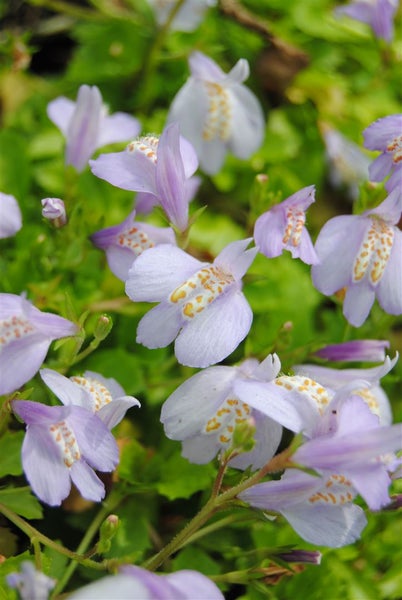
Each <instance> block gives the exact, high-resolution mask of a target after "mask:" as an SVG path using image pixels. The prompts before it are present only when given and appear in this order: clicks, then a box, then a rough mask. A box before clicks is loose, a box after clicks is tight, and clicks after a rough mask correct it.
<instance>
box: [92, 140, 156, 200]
mask: <svg viewBox="0 0 402 600" xmlns="http://www.w3.org/2000/svg"><path fill="white" fill-rule="evenodd" d="M89 164H90V167H91V171H92V173H93V174H94V175H96V176H97V177H100V179H105V180H106V181H108V182H109V183H111V184H112V185H114V186H115V187H118V188H121V189H123V190H129V191H132V192H148V193H151V194H156V182H155V171H156V169H155V165H154V164H153V163H152V162H151V161H150V160H148V159H147V158H146V156H144V155H143V154H141V152H136V153H135V154H134V153H130V152H128V151H127V150H124V151H123V152H110V153H108V154H101V155H100V156H98V158H96V159H95V160H90V161H89Z"/></svg>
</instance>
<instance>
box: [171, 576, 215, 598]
mask: <svg viewBox="0 0 402 600" xmlns="http://www.w3.org/2000/svg"><path fill="white" fill-rule="evenodd" d="M165 579H166V581H168V582H169V585H171V586H172V588H173V592H176V594H177V596H176V598H177V599H178V598H179V597H180V598H181V599H182V600H206V599H207V598H208V600H224V596H223V594H222V592H221V591H220V590H219V588H218V587H217V586H216V585H215V583H213V582H212V581H211V580H210V579H208V577H206V576H205V575H203V574H202V573H198V571H189V570H182V571H176V572H175V573H170V574H169V575H166V576H165ZM179 595H180V596H179Z"/></svg>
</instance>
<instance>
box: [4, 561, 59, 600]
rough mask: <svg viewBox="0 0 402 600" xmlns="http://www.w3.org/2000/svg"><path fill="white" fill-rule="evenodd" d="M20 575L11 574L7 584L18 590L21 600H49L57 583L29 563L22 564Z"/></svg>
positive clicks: (8, 576) (7, 577)
mask: <svg viewBox="0 0 402 600" xmlns="http://www.w3.org/2000/svg"><path fill="white" fill-rule="evenodd" d="M20 568H21V572H20V573H10V574H9V575H7V576H6V581H7V584H8V585H9V586H10V587H11V588H13V589H16V590H18V593H19V597H20V599H21V600H47V598H48V596H49V593H50V591H51V590H52V589H53V588H54V586H55V585H56V581H55V580H54V579H51V578H50V577H47V576H46V575H45V574H44V573H42V572H41V571H37V570H36V569H35V567H34V565H33V564H32V563H31V562H29V561H24V562H22V563H21V567H20Z"/></svg>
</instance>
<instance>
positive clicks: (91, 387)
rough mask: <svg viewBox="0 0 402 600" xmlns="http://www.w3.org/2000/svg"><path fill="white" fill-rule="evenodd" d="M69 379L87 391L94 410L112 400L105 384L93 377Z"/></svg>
mask: <svg viewBox="0 0 402 600" xmlns="http://www.w3.org/2000/svg"><path fill="white" fill-rule="evenodd" d="M70 379H71V381H73V382H74V383H76V384H77V385H79V386H80V387H81V388H83V389H84V390H86V391H87V392H89V394H90V396H91V399H92V402H93V409H94V412H96V411H98V410H99V409H100V408H102V406H105V405H106V404H109V402H111V401H112V400H113V397H112V394H111V393H110V392H109V390H108V389H107V387H106V386H104V385H103V383H101V382H100V381H98V380H97V379H94V378H93V377H84V376H82V377H79V376H75V377H70Z"/></svg>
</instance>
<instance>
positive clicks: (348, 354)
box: [314, 340, 390, 362]
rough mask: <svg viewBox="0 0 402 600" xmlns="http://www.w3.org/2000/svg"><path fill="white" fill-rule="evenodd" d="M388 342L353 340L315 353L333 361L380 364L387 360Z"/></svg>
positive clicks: (331, 345) (329, 346) (328, 346)
mask: <svg viewBox="0 0 402 600" xmlns="http://www.w3.org/2000/svg"><path fill="white" fill-rule="evenodd" d="M389 346H390V343H389V342H388V341H387V340H352V341H350V342H342V343H340V344H328V345H327V346H324V347H323V348H320V349H319V350H317V352H314V354H315V356H318V357H319V358H325V359H327V360H331V361H335V362H336V361H348V362H361V361H367V362H380V361H384V360H385V349H386V348H389Z"/></svg>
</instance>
